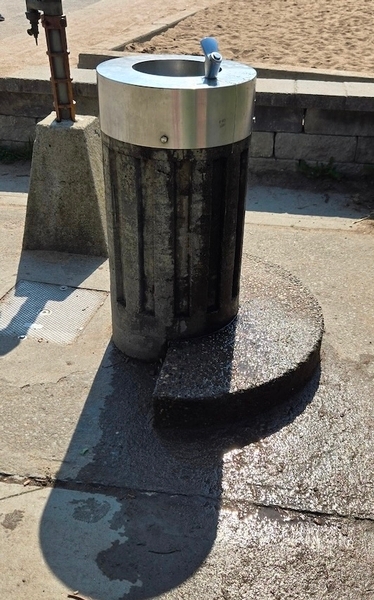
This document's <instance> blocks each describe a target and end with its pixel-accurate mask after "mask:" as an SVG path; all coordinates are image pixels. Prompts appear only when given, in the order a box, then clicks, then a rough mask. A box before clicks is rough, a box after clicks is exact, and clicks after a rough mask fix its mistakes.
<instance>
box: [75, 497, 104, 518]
mask: <svg viewBox="0 0 374 600" xmlns="http://www.w3.org/2000/svg"><path fill="white" fill-rule="evenodd" d="M71 504H76V505H77V506H76V508H75V509H74V512H73V518H74V519H76V520H77V521H84V522H85V523H97V522H98V521H100V520H101V519H102V518H103V517H105V515H106V514H108V512H109V510H110V504H109V502H106V501H104V502H99V501H98V500H96V499H95V498H94V497H92V498H87V500H72V502H71Z"/></svg>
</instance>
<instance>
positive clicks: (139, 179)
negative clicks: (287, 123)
mask: <svg viewBox="0 0 374 600" xmlns="http://www.w3.org/2000/svg"><path fill="white" fill-rule="evenodd" d="M102 137H103V158H104V173H105V178H106V197H107V215H108V237H109V255H110V265H111V292H112V293H111V297H112V319H113V341H114V343H115V344H116V346H117V347H118V348H119V349H120V350H122V351H123V352H124V353H125V354H127V355H129V356H132V357H135V358H139V359H142V360H156V359H158V358H160V357H161V356H163V354H164V352H165V350H166V344H167V342H168V341H170V340H173V339H182V338H189V337H194V336H199V335H203V334H206V333H211V332H213V331H216V330H218V329H220V328H221V327H223V326H224V325H226V324H227V323H229V322H230V321H231V320H232V319H233V318H234V317H235V315H236V313H237V311H238V298H239V281H240V266H241V256H242V241H243V227H244V214H245V206H244V205H245V193H246V185H247V169H248V144H249V138H246V139H245V140H242V141H240V142H236V143H234V144H229V145H225V146H219V147H215V148H206V149H195V150H167V149H165V150H163V149H158V148H144V147H141V146H136V145H132V144H127V143H125V142H119V141H117V140H114V139H112V138H110V137H109V136H107V135H105V134H104V133H103V134H102Z"/></svg>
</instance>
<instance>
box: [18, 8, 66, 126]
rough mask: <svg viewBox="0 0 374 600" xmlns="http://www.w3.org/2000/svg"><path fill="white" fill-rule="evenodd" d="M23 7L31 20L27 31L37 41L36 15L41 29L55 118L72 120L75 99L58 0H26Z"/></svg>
mask: <svg viewBox="0 0 374 600" xmlns="http://www.w3.org/2000/svg"><path fill="white" fill-rule="evenodd" d="M26 8H27V12H26V17H27V18H28V20H29V21H30V24H31V28H30V29H28V30H27V33H28V34H29V35H32V36H34V38H35V41H36V43H38V35H39V28H38V22H39V19H41V22H42V25H43V27H44V29H45V36H46V41H47V48H48V51H47V54H48V57H49V64H50V68H51V85H52V92H53V100H54V109H55V111H56V121H62V120H69V121H75V101H74V98H73V86H72V79H71V77H70V66H69V52H68V48H67V40H66V17H65V15H63V14H62V3H61V0H26ZM39 11H41V12H42V13H43V14H41V12H39Z"/></svg>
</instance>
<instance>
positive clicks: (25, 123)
mask: <svg viewBox="0 0 374 600" xmlns="http://www.w3.org/2000/svg"><path fill="white" fill-rule="evenodd" d="M72 76H73V81H74V93H75V98H76V102H77V113H78V114H90V115H97V114H98V102H97V89H96V73H95V71H93V70H91V69H73V72H72ZM51 110H52V94H51V91H50V83H49V71H48V68H47V67H46V68H39V69H37V70H33V71H32V70H27V71H25V72H20V73H19V74H18V75H17V77H10V78H5V79H0V144H1V145H6V146H8V147H9V146H17V145H18V146H19V145H22V144H24V143H25V142H27V141H28V140H29V139H33V138H34V135H35V124H36V123H37V122H38V121H39V120H41V119H42V118H44V117H45V116H46V115H48V114H49V113H50V112H51ZM255 117H256V122H255V125H254V132H253V136H252V144H251V151H250V152H251V168H252V169H253V170H255V171H264V170H285V171H289V170H296V169H297V168H298V166H299V164H300V161H306V162H307V163H308V164H309V165H311V166H314V165H315V164H316V163H324V164H327V163H328V162H329V160H330V159H333V161H334V165H335V167H336V169H337V170H338V171H340V172H342V173H344V174H347V175H356V174H360V173H362V172H365V170H367V169H368V168H369V169H371V168H373V167H374V82H373V81H370V80H368V81H364V82H360V81H356V80H348V81H342V80H341V76H340V78H338V80H331V81H318V80H306V79H285V78H280V79H273V78H265V77H262V78H261V77H260V78H259V79H258V81H257V100H256V109H255Z"/></svg>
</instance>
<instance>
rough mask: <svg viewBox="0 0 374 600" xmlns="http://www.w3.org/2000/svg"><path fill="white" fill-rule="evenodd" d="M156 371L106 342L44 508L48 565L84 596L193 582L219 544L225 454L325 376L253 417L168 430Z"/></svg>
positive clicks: (147, 592) (113, 599) (302, 403)
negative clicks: (92, 442) (78, 460)
mask: <svg viewBox="0 0 374 600" xmlns="http://www.w3.org/2000/svg"><path fill="white" fill-rule="evenodd" d="M157 369H158V365H157V364H154V363H148V364H147V363H142V362H140V361H136V360H132V359H127V358H126V357H125V356H124V355H123V354H121V353H120V352H119V351H118V350H117V349H116V348H115V347H114V346H113V344H112V343H110V344H109V345H108V347H107V350H106V353H105V356H104V358H103V361H102V364H101V365H100V368H99V370H98V372H97V374H96V377H95V380H94V381H93V384H92V387H91V389H90V392H89V394H88V397H87V400H86V403H85V406H84V408H83V410H82V414H81V417H80V420H79V422H78V423H77V427H76V430H75V432H74V434H73V437H72V440H71V443H70V445H69V448H68V450H67V454H66V457H65V460H64V461H63V464H62V467H61V469H60V472H59V473H58V475H57V483H56V486H55V488H53V489H52V492H51V494H50V496H49V499H48V501H47V504H46V506H45V510H44V512H43V516H42V519H41V524H40V545H41V549H42V552H43V555H44V559H45V561H46V563H47V564H48V566H49V568H50V569H51V570H52V572H53V573H54V575H55V576H56V577H58V578H59V579H60V580H61V581H62V582H63V583H64V584H65V585H66V586H67V587H68V588H70V589H72V590H79V594H80V595H82V596H83V597H87V596H89V597H92V598H95V599H97V600H109V599H110V600H117V598H118V599H131V600H133V599H138V600H145V599H146V598H154V597H156V596H158V595H159V594H162V593H164V592H167V591H168V590H171V589H173V588H175V587H177V586H178V585H180V584H182V583H183V582H184V581H185V580H187V579H188V578H189V577H191V576H192V575H193V574H194V573H195V572H196V570H198V569H199V567H200V566H201V565H202V563H203V562H204V560H205V559H206V558H207V556H208V555H209V553H210V551H211V549H212V546H213V544H214V541H215V538H216V534H217V526H218V518H219V509H220V503H221V493H222V464H223V461H222V458H223V455H224V453H225V452H227V451H228V450H230V449H233V448H235V447H242V446H245V445H247V444H251V443H254V442H256V441H258V440H260V439H263V438H265V437H267V436H269V435H271V434H272V433H274V432H276V431H278V430H279V429H281V428H282V427H285V426H286V425H287V424H289V423H290V422H292V421H293V419H295V418H296V416H297V415H299V414H300V413H301V412H302V411H303V410H304V409H305V407H306V406H307V405H308V404H309V403H310V402H311V401H312V399H313V397H314V394H315V392H316V390H317V388H318V382H319V377H320V372H319V368H318V369H317V370H316V372H315V373H314V375H313V376H312V378H311V379H310V381H309V383H308V384H307V385H306V387H305V388H304V389H303V390H302V391H301V392H300V393H299V394H296V395H295V396H293V397H290V398H288V399H287V400H285V401H284V402H283V403H282V404H281V405H279V406H277V407H276V408H274V409H272V410H271V411H270V410H269V411H268V412H267V413H264V414H261V415H259V416H257V417H254V416H252V417H250V418H248V420H247V421H245V420H244V419H242V421H241V422H240V423H237V424H226V425H222V424H221V425H220V426H219V427H217V426H210V427H204V428H202V429H182V430H181V429H178V428H167V429H164V430H162V429H156V428H154V426H153V408H152V392H153V389H154V386H155V383H156V378H157ZM98 406H102V409H101V411H100V417H99V422H98V423H97V425H95V424H94V423H93V421H92V415H95V414H97V412H98V411H97V407H98ZM96 426H97V427H99V428H100V430H101V437H100V440H99V442H98V443H97V444H96V446H95V447H94V448H93V450H92V460H91V461H90V462H89V463H88V464H87V465H86V466H85V467H83V468H82V469H81V470H80V472H79V473H78V474H77V475H76V476H72V474H71V471H70V467H69V465H71V464H72V462H73V461H74V456H76V449H77V448H79V447H81V446H82V441H81V442H80V439H81V440H83V438H84V440H85V441H84V443H87V439H88V438H87V433H88V431H89V430H90V429H91V431H93V430H94V429H95V427H96ZM92 439H94V436H93V438H92ZM96 439H97V437H96Z"/></svg>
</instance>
